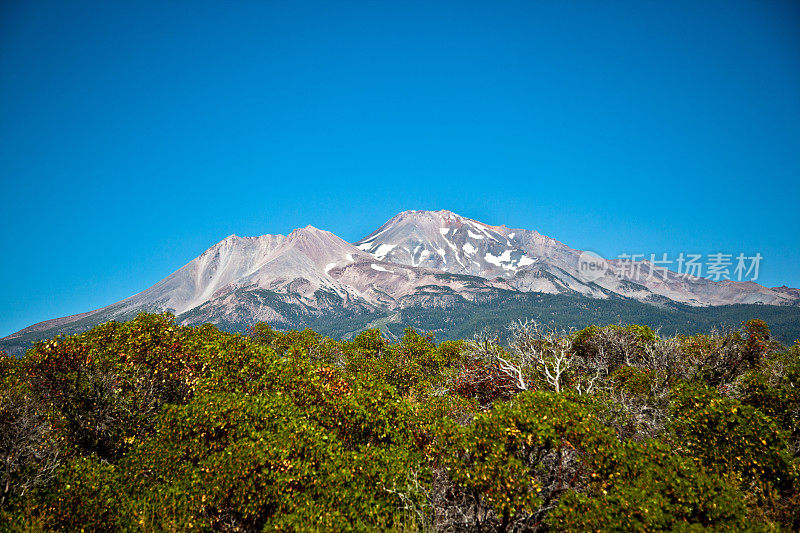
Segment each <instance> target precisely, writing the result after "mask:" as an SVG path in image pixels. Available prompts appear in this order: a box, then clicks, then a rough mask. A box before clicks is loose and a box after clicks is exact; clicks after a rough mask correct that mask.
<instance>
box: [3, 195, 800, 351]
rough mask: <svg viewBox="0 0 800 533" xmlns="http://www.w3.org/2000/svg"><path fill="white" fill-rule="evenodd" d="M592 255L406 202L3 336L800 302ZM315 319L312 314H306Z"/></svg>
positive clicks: (221, 252)
mask: <svg viewBox="0 0 800 533" xmlns="http://www.w3.org/2000/svg"><path fill="white" fill-rule="evenodd" d="M582 254H583V252H581V251H580V250H575V249H573V248H570V247H569V246H567V245H565V244H563V243H561V242H560V241H558V240H556V239H553V238H551V237H548V236H545V235H542V234H540V233H538V232H536V231H535V230H527V229H522V228H508V227H506V226H505V225H500V226H492V225H489V224H485V223H482V222H479V221H477V220H473V219H470V218H467V217H463V216H461V215H458V214H456V213H454V212H452V211H448V210H440V211H418V210H412V211H403V212H401V213H398V214H396V215H395V216H393V217H392V218H390V219H389V220H387V221H386V222H385V223H384V224H382V225H381V226H380V227H379V228H378V229H376V230H375V231H373V232H372V233H370V234H369V235H367V236H366V237H364V238H363V239H361V240H359V241H356V242H355V243H349V242H347V241H345V240H344V239H342V238H340V237H338V236H337V235H335V234H334V233H332V232H330V231H327V230H323V229H318V228H315V227H314V226H311V225H308V226H306V227H304V228H296V229H294V230H293V231H292V232H290V233H289V234H288V235H272V234H266V235H261V236H256V237H239V236H237V235H236V234H232V235H229V236H228V237H226V238H224V239H223V240H221V241H219V242H218V243H216V244H214V245H212V246H211V247H209V248H208V249H207V250H205V251H204V252H203V253H202V254H200V255H199V256H197V257H196V258H194V259H193V260H191V261H190V262H189V263H187V264H186V265H184V266H183V267H181V268H179V269H178V270H176V271H175V272H173V273H172V274H169V275H168V276H167V277H165V278H163V279H162V280H160V281H159V282H157V283H156V284H154V285H152V286H151V287H149V288H147V289H145V290H144V291H141V292H139V293H137V294H135V295H133V296H131V297H129V298H126V299H123V300H121V301H119V302H116V303H113V304H111V305H108V306H105V307H101V308H99V309H96V310H93V311H89V312H85V313H79V314H76V315H72V316H68V317H61V318H55V319H51V320H46V321H43V322H39V323H37V324H33V325H31V326H28V327H27V328H24V329H22V330H20V331H18V332H16V333H13V334H11V335H9V336H7V337H5V338H3V339H0V344H8V343H9V342H11V341H14V340H15V339H21V338H32V337H35V336H36V335H42V336H44V335H50V334H52V333H53V332H54V331H62V330H69V331H71V330H74V329H75V328H78V327H79V326H80V327H88V326H91V325H93V324H94V323H100V322H103V321H107V320H127V319H129V318H131V317H132V316H135V314H136V313H138V312H141V311H149V312H170V313H173V314H174V315H176V316H177V317H178V320H179V321H181V322H182V323H200V322H205V321H208V322H214V323H226V324H228V323H230V324H232V325H236V324H239V325H248V324H252V323H254V322H256V321H271V322H274V323H277V324H283V325H288V326H291V325H292V324H294V323H297V322H298V321H300V318H299V317H306V318H308V317H316V318H317V319H320V320H321V319H324V317H325V316H326V314H327V315H328V316H332V317H333V316H345V317H348V318H347V319H348V320H351V319H352V320H355V321H356V322H358V320H360V318H359V317H363V318H365V319H366V318H368V317H371V316H375V317H380V316H382V314H387V313H393V312H396V311H397V310H403V309H415V308H419V309H426V310H431V309H443V308H447V307H448V306H456V305H461V304H460V302H462V301H463V302H473V303H476V304H480V302H484V301H487V300H494V301H502V300H503V299H508V298H510V297H512V295H513V294H516V293H523V294H524V293H538V294H548V295H553V296H555V295H569V296H574V297H576V298H591V299H595V300H608V299H619V298H622V299H631V300H636V301H639V302H643V303H646V304H649V305H665V304H668V303H670V302H672V303H677V304H684V305H689V306H696V307H698V306H699V307H702V306H719V305H731V304H765V305H778V306H789V307H792V306H798V302H800V289H794V288H790V287H786V286H782V287H777V288H767V287H763V286H761V285H758V284H756V283H754V282H750V281H747V282H738V281H729V280H725V281H721V282H715V281H711V280H708V279H705V278H693V277H687V276H680V275H678V274H676V273H674V272H671V271H666V272H661V274H662V279H659V278H658V276H654V275H652V273H653V272H654V268H655V267H653V266H652V265H650V264H649V262H647V261H642V262H638V263H637V266H638V268H639V269H641V271H642V272H644V273H645V274H646V275H647V277H646V279H645V280H639V279H635V280H634V279H630V278H629V277H627V278H626V277H625V276H624V275H622V274H621V272H622V265H620V263H619V261H618V260H613V259H610V260H605V271H604V272H603V274H602V275H601V276H599V277H597V278H596V279H587V278H586V276H585V275H584V273H583V272H581V271H580V261H581V258H582ZM303 320H305V318H304V319H303Z"/></svg>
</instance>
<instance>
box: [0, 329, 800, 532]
mask: <svg viewBox="0 0 800 533" xmlns="http://www.w3.org/2000/svg"><path fill="white" fill-rule="evenodd" d="M509 339H510V340H509V341H508V342H506V343H504V344H502V345H501V344H500V343H499V342H498V341H497V339H493V338H491V337H488V336H486V335H483V336H481V335H478V336H476V337H475V338H473V339H469V340H464V341H447V342H442V343H438V344H437V343H436V342H435V339H434V338H433V337H432V336H431V335H425V334H420V333H418V332H416V331H414V330H412V329H408V330H406V331H405V334H404V335H403V336H402V338H400V339H399V340H398V341H395V342H392V341H389V340H387V339H386V338H384V337H383V336H382V335H381V333H380V331H378V330H367V331H364V332H362V333H360V334H359V335H358V336H356V337H355V338H354V339H352V340H350V341H335V340H331V339H329V338H325V337H322V336H320V335H318V334H316V333H314V332H313V331H311V330H305V331H289V332H280V331H275V330H273V329H272V328H270V327H269V326H268V325H266V324H258V325H256V326H255V327H254V328H252V329H251V330H250V331H249V332H248V334H247V335H238V334H229V333H223V332H220V331H219V330H217V329H216V328H215V327H213V326H210V325H204V326H200V327H182V326H178V325H176V324H175V323H174V320H173V318H172V317H171V316H169V315H146V314H143V315H140V316H139V317H138V318H136V319H135V320H133V321H131V322H127V323H113V322H112V323H107V324H103V325H100V326H97V327H95V328H94V329H92V330H90V331H88V332H86V333H83V334H80V335H74V336H69V337H57V338H54V339H52V340H49V341H46V342H39V343H37V344H36V345H34V346H33V348H31V349H30V350H29V351H28V353H27V354H26V355H25V357H23V358H20V359H14V358H10V357H0V391H1V392H0V461H2V464H0V476H2V477H0V524H2V528H3V529H4V530H11V531H51V530H67V531H74V530H81V529H83V530H87V531H93V530H141V531H191V530H198V531H205V530H221V531H261V530H282V531H287V530H310V531H341V530H394V531H417V530H422V531H543V530H555V531H562V530H563V531H589V530H617V531H647V530H651V531H652V530H665V529H667V530H669V529H672V530H681V531H688V530H699V529H704V528H710V529H719V530H731V531H734V530H735V531H738V530H745V529H749V530H797V529H800V518H798V517H800V475H799V474H800V472H799V468H798V467H799V466H800V424H799V423H798V418H799V417H800V344H797V343H795V345H793V346H792V347H790V348H786V347H784V346H782V345H780V344H779V343H776V342H774V341H773V340H771V339H770V333H769V329H768V328H767V325H766V324H765V323H764V322H762V321H760V320H751V321H749V322H746V323H744V324H743V325H742V327H741V328H740V329H739V330H736V331H728V332H723V333H713V334H707V335H694V336H679V337H669V338H662V337H660V336H659V335H658V334H656V333H655V332H653V331H652V330H651V329H650V328H648V327H645V326H635V325H630V326H605V327H590V328H586V329H583V330H581V331H578V332H553V331H547V330H543V329H542V328H541V327H540V326H538V325H537V324H534V323H526V322H518V323H516V324H514V325H512V327H511V328H510V331H509Z"/></svg>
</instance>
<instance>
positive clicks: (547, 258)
mask: <svg viewBox="0 0 800 533" xmlns="http://www.w3.org/2000/svg"><path fill="white" fill-rule="evenodd" d="M356 246H358V248H360V249H361V250H364V251H367V252H370V253H371V254H373V255H374V256H375V257H376V258H378V259H381V260H385V261H389V262H392V263H400V264H404V265H414V266H424V267H429V268H436V269H439V270H444V271H446V272H450V273H452V274H469V275H473V276H479V277H483V278H487V279H495V278H500V279H503V280H505V281H507V282H508V284H509V285H511V286H512V287H514V288H515V289H516V290H520V291H525V292H528V291H534V292H544V293H564V292H577V293H580V294H582V295H585V296H590V297H594V298H607V297H609V295H611V294H616V295H620V296H625V297H629V298H634V299H636V300H640V301H644V302H651V301H658V300H663V299H668V300H672V301H675V302H681V303H685V304H688V305H695V306H698V305H700V306H706V305H726V304H737V303H751V304H752V303H760V304H768V305H790V304H793V303H796V302H798V300H800V298H798V294H797V293H796V292H793V291H791V290H785V289H784V288H776V289H771V288H767V287H763V286H761V285H758V284H756V283H753V282H735V281H728V280H725V281H720V282H715V281H711V280H709V279H706V278H700V277H693V276H684V275H679V274H677V273H675V272H672V271H670V270H666V269H663V268H656V267H654V266H653V265H651V264H650V263H649V262H647V261H636V262H629V263H627V264H624V263H623V262H621V261H620V260H607V261H604V262H603V267H604V271H603V272H602V275H599V277H594V276H590V277H587V276H586V275H585V274H583V273H582V271H581V261H582V258H583V257H585V256H584V255H583V253H582V251H580V250H574V249H572V248H570V247H569V246H566V245H565V244H563V243H561V242H559V241H557V240H555V239H552V238H550V237H546V236H544V235H541V234H540V233H538V232H536V231H533V230H526V229H511V228H507V227H505V226H490V225H488V224H484V223H482V222H478V221H476V220H472V219H469V218H465V217H462V216H460V215H457V214H455V213H453V212H451V211H404V212H402V213H400V214H398V215H396V216H395V217H393V218H391V219H390V220H388V221H387V222H386V223H385V224H384V225H383V226H381V227H380V228H378V230H377V231H375V232H373V233H371V234H370V235H368V236H367V237H365V238H364V239H362V240H360V241H358V242H357V243H356Z"/></svg>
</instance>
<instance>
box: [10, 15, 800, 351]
mask: <svg viewBox="0 0 800 533" xmlns="http://www.w3.org/2000/svg"><path fill="white" fill-rule="evenodd" d="M0 176H2V180H3V181H2V189H1V190H2V209H0V228H2V229H0V240H1V242H0V246H2V248H1V249H2V260H1V261H0V336H2V335H6V334H9V333H12V332H13V331H16V330H18V329H20V328H22V327H25V326H28V325H30V324H32V323H34V322H37V321H40V320H45V319H48V318H55V317H58V316H64V315H68V314H73V313H78V312H82V311H88V310H90V309H95V308H98V307H101V306H104V305H107V304H110V303H113V302H115V301H118V300H120V299H122V298H125V297H127V296H130V295H132V294H134V293H136V292H139V291H141V290H143V289H145V288H147V287H149V286H150V285H152V284H153V283H155V282H157V281H158V280H159V279H161V278H163V277H165V276H166V275H168V274H170V273H171V272H173V271H174V270H176V269H178V268H179V267H181V266H182V265H184V264H185V263H187V262H188V261H190V260H191V259H192V258H194V257H196V256H197V255H199V254H200V253H202V252H203V250H205V249H206V248H207V247H209V246H211V245H213V244H214V243H215V242H217V241H219V240H221V239H222V238H224V237H225V236H227V235H229V234H231V233H236V234H237V235H260V234H264V233H283V234H286V233H288V232H290V231H291V230H292V229H293V228H295V227H299V226H305V225H307V224H313V225H314V226H317V227H320V228H324V229H328V230H331V231H333V232H334V233H336V234H338V235H339V236H341V237H343V238H345V239H347V240H351V241H354V240H357V239H359V238H361V237H363V236H364V235H366V234H367V233H369V232H370V231H372V230H373V229H375V228H376V227H378V226H379V225H380V224H381V223H383V222H384V221H385V220H386V219H388V218H390V217H391V216H393V215H394V214H395V213H397V212H399V211H402V210H406V209H450V210H452V211H455V212H457V213H460V214H462V215H465V216H469V217H472V218H476V219H478V220H481V221H484V222H487V223H491V224H506V225H507V226H511V227H522V228H528V229H536V230H538V231H540V232H541V233H544V234H546V235H549V236H551V237H554V238H556V239H559V240H560V241H562V242H564V243H566V244H568V245H570V246H572V247H574V248H580V249H591V250H594V251H596V252H598V253H600V254H602V255H604V256H607V257H613V256H616V255H617V254H619V253H621V252H642V253H651V252H656V253H661V252H668V253H677V252H678V251H687V252H698V253H704V254H706V253H713V252H718V251H723V252H728V253H738V252H740V251H742V252H747V253H754V252H760V253H761V254H762V255H763V256H764V260H763V263H762V271H761V277H760V280H759V281H761V282H762V283H763V284H765V285H768V286H775V285H782V284H787V285H790V286H794V287H798V286H800V249H799V247H798V244H800V237H799V236H800V220H799V219H798V214H797V213H798V208H799V207H800V3H799V2H794V1H785V2H781V1H753V2H737V1H730V0H726V1H722V2H712V1H703V2H697V1H696V0H691V1H687V2H676V1H664V2H648V1H641V0H635V1H630V2H590V1H556V0H553V1H539V2H537V1H532V2H491V1H484V2H460V1H459V2H456V1H451V2H436V1H433V2H431V1H420V2H408V1H403V2H383V1H381V2H378V1H371V2H366V1H365V2H354V1H352V2H348V1H345V2H297V1H292V2H280V1H256V0H252V1H235V0H231V1H225V2H220V1H213V2H202V1H198V0H185V1H165V0H159V1H153V2H146V1H136V2H107V1H96V2H81V1H70V2H64V1H60V0H59V1H53V2H46V1H37V0H17V1H15V0H6V1H5V2H2V4H0Z"/></svg>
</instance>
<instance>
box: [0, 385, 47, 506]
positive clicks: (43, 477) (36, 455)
mask: <svg viewBox="0 0 800 533" xmlns="http://www.w3.org/2000/svg"><path fill="white" fill-rule="evenodd" d="M51 434H52V428H51V426H50V422H49V421H48V420H47V418H46V417H45V416H44V415H43V414H42V413H40V412H39V411H37V410H36V407H35V405H34V404H33V402H31V401H30V399H29V398H28V397H27V396H25V395H23V394H22V393H20V392H17V391H13V390H12V391H7V392H5V394H4V395H3V396H2V397H0V469H2V471H0V487H2V494H1V495H0V507H3V506H4V505H5V504H6V503H7V502H8V500H10V499H11V498H15V497H23V496H25V494H27V493H28V492H29V491H30V490H32V489H33V488H35V487H37V486H40V485H42V484H44V483H46V482H47V481H48V480H49V479H50V478H51V477H52V476H53V472H54V471H55V469H56V467H57V466H58V464H59V459H60V457H59V456H60V450H59V448H58V446H57V441H56V440H55V439H53V438H52V435H51Z"/></svg>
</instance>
